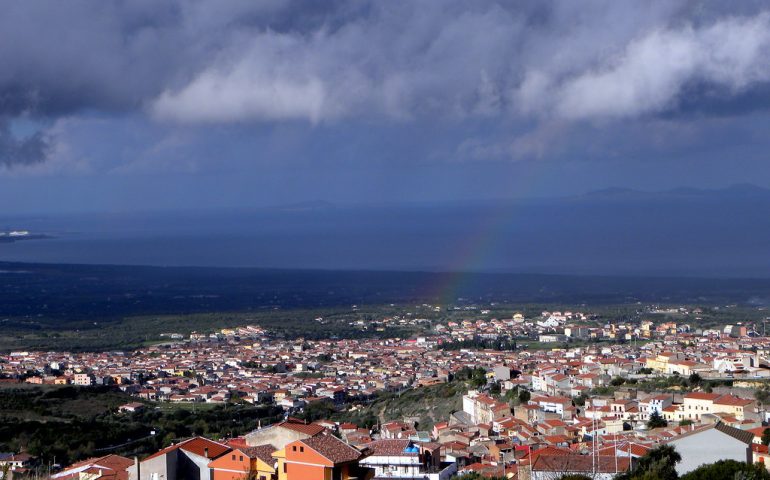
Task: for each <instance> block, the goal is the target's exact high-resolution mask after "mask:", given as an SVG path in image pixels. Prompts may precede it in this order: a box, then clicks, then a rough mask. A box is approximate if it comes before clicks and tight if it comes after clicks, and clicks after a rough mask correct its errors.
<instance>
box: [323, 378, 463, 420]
mask: <svg viewBox="0 0 770 480" xmlns="http://www.w3.org/2000/svg"><path fill="white" fill-rule="evenodd" d="M472 378H473V374H472V373H471V374H470V376H469V375H468V373H467V372H465V373H460V374H458V376H457V377H456V378H455V379H454V380H452V381H451V382H448V383H442V384H439V385H431V386H427V387H418V388H415V389H411V390H406V391H404V392H401V393H382V394H380V395H378V396H377V397H376V398H375V399H374V400H373V401H372V402H371V403H369V404H367V405H365V406H362V407H358V408H355V409H352V410H348V411H345V412H340V413H338V414H336V415H335V416H334V419H335V420H340V421H350V422H353V423H356V424H358V425H361V426H367V427H370V426H372V425H376V424H377V423H378V422H379V423H382V422H388V421H391V420H403V419H404V418H405V417H414V418H417V428H418V429H419V430H430V429H431V428H433V425H434V424H436V423H438V422H442V421H446V420H447V419H448V418H449V415H450V414H452V413H453V412H456V411H458V410H461V409H462V396H463V395H464V394H465V393H467V391H468V389H470V388H474V387H473V381H472Z"/></svg>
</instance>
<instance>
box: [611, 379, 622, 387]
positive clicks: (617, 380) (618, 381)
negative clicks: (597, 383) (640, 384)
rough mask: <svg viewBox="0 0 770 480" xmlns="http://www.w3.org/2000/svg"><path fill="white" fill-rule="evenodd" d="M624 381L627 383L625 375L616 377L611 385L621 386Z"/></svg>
mask: <svg viewBox="0 0 770 480" xmlns="http://www.w3.org/2000/svg"><path fill="white" fill-rule="evenodd" d="M624 383H626V379H625V378H623V377H615V378H613V379H612V380H611V381H610V385H612V386H613V387H619V386H621V385H623V384H624Z"/></svg>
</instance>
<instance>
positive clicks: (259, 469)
mask: <svg viewBox="0 0 770 480" xmlns="http://www.w3.org/2000/svg"><path fill="white" fill-rule="evenodd" d="M274 451H275V447H273V446H272V445H261V446H259V447H237V448H234V449H233V450H231V451H229V452H227V453H225V454H224V455H222V456H220V457H219V458H217V459H216V460H214V461H212V462H210V463H209V468H210V469H211V480H244V479H246V478H253V479H255V480H275V479H276V475H275V468H274V467H273V464H274V462H275V460H274V459H273V457H272V453H273V452H274Z"/></svg>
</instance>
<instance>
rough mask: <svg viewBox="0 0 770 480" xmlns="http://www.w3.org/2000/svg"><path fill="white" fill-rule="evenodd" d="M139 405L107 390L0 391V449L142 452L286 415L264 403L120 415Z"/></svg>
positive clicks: (47, 453) (58, 455) (60, 457)
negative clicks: (120, 410) (131, 405)
mask: <svg viewBox="0 0 770 480" xmlns="http://www.w3.org/2000/svg"><path fill="white" fill-rule="evenodd" d="M135 401H136V399H135V398H133V397H130V396H128V395H126V394H124V393H122V392H120V391H118V390H113V389H109V388H107V387H91V388H78V387H72V386H63V387H31V388H30V387H27V388H10V387H3V388H0V451H12V452H15V451H20V450H22V449H24V450H26V451H28V452H29V453H31V454H32V455H35V456H38V457H39V458H40V461H41V463H43V464H48V463H49V462H53V461H56V462H57V463H62V464H66V463H71V462H74V461H77V460H80V459H83V458H86V457H90V456H94V455H105V454H107V453H117V454H121V455H144V454H148V453H151V452H154V451H156V450H157V449H159V448H162V447H164V446H166V445H168V444H170V443H171V442H172V441H177V440H179V439H182V438H186V437H190V436H194V435H204V436H207V437H210V438H222V437H224V436H231V435H240V434H243V433H246V432H249V431H251V430H253V429H254V428H256V427H257V425H258V423H259V422H262V423H263V424H268V423H272V422H274V421H277V420H278V419H280V418H281V413H282V412H281V411H280V409H278V408H276V407H266V406H251V405H211V404H200V405H184V406H180V405H168V404H160V405H157V404H153V403H149V402H145V403H146V405H147V407H146V409H145V410H144V411H141V412H135V413H123V414H121V413H118V406H120V405H123V404H125V403H129V402H135ZM158 407H159V408H158ZM153 432H154V433H153Z"/></svg>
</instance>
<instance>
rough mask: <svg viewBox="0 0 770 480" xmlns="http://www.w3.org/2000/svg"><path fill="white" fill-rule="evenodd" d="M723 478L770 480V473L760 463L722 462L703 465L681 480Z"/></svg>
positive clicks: (717, 479)
mask: <svg viewBox="0 0 770 480" xmlns="http://www.w3.org/2000/svg"><path fill="white" fill-rule="evenodd" d="M723 478H724V479H728V480H733V479H745V480H770V472H768V471H767V469H766V468H764V467H763V466H762V465H761V464H759V463H756V464H754V465H752V464H749V463H746V462H738V461H736V460H720V461H718V462H714V463H710V464H707V465H701V466H700V467H698V468H696V469H695V470H693V471H691V472H688V473H686V474H684V475H682V477H681V480H720V479H723Z"/></svg>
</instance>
